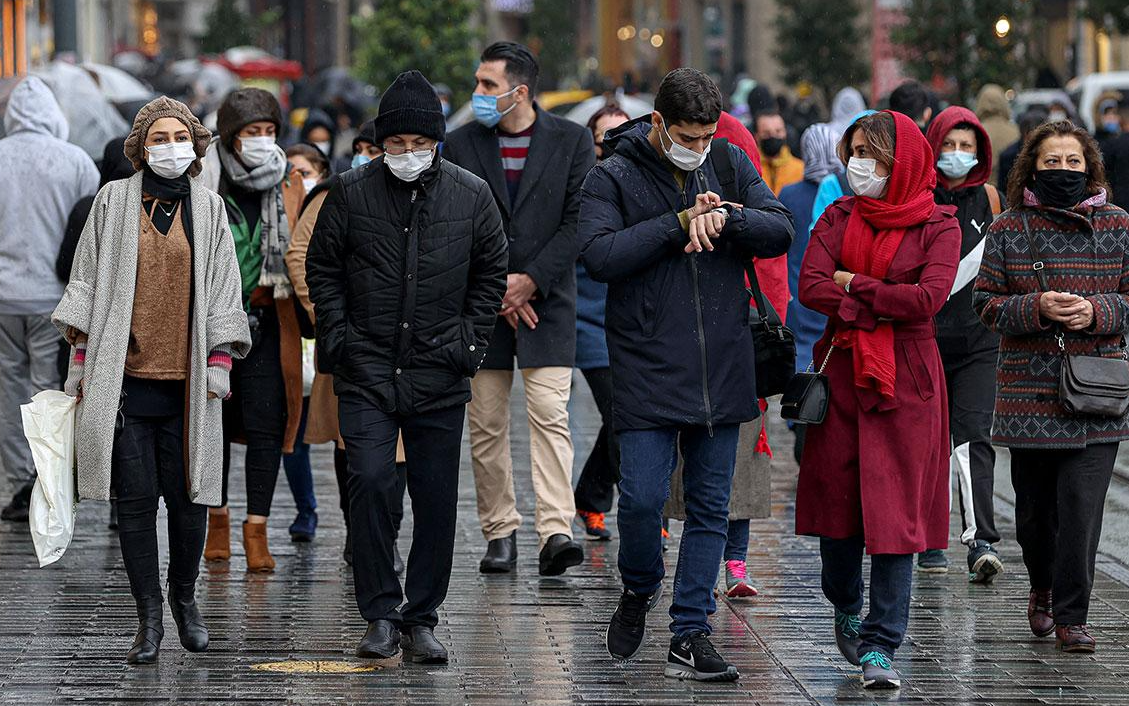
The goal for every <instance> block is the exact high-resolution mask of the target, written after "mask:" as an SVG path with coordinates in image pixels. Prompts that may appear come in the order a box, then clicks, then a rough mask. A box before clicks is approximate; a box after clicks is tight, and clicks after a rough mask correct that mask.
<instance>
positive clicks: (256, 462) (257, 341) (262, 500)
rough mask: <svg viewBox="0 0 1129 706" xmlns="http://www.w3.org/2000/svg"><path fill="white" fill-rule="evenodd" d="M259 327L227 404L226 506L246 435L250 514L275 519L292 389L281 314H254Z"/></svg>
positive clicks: (235, 368) (234, 373)
mask: <svg viewBox="0 0 1129 706" xmlns="http://www.w3.org/2000/svg"><path fill="white" fill-rule="evenodd" d="M252 314H253V315H254V317H255V318H256V319H257V321H258V326H257V328H256V329H254V330H253V331H252V336H251V338H252V340H253V342H254V343H253V345H252V346H251V352H250V353H249V354H248V355H247V357H246V358H244V359H243V360H236V361H233V363H232V367H231V399H229V400H227V401H226V402H224V403H223V422H224V424H223V430H224V444H223V504H224V505H227V486H228V477H229V475H230V471H231V443H232V439H233V438H234V437H235V435H236V434H237V433H238V432H239V431H242V433H243V438H244V440H245V442H246V445H247V456H246V461H245V464H244V465H245V473H246V483H247V514H248V515H263V516H264V517H265V516H268V515H270V507H271V501H272V500H273V499H274V487H275V484H277V483H278V467H279V464H280V463H281V462H282V440H283V436H284V435H285V434H286V388H285V384H284V382H283V379H282V361H281V360H280V358H279V347H280V336H279V327H278V314H277V313H276V312H275V310H274V308H273V307H267V308H264V309H254V310H252Z"/></svg>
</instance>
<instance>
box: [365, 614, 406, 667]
mask: <svg viewBox="0 0 1129 706" xmlns="http://www.w3.org/2000/svg"><path fill="white" fill-rule="evenodd" d="M399 653H400V629H399V628H398V627H396V626H395V625H394V624H393V623H392V621H391V620H374V621H372V622H371V623H369V624H368V630H366V631H365V636H364V637H363V638H361V644H359V645H357V656H358V657H364V658H366V659H388V658H389V657H395V656H396V655H398V654H399Z"/></svg>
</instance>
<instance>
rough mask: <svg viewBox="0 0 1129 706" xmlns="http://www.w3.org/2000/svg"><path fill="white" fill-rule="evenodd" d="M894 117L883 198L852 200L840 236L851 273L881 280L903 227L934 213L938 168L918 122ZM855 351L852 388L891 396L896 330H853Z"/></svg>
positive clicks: (888, 326)
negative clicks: (891, 157)
mask: <svg viewBox="0 0 1129 706" xmlns="http://www.w3.org/2000/svg"><path fill="white" fill-rule="evenodd" d="M884 112H885V113H886V114H887V115H891V116H893V118H894V132H895V139H894V165H893V168H892V169H891V170H890V180H889V181H888V182H887V188H886V195H885V196H884V197H882V198H881V199H872V198H869V197H867V196H856V197H855V199H854V201H855V205H854V209H853V210H852V211H851V215H850V218H849V219H848V220H847V229H846V232H845V233H844V234H843V254H842V259H843V266H844V267H845V268H846V269H847V270H848V271H850V272H854V273H855V274H862V275H867V276H869V277H874V278H875V279H879V280H881V279H885V277H886V272H887V270H889V269H890V263H891V262H892V261H893V259H894V255H895V254H897V252H898V248H899V247H901V245H902V238H904V237H905V234H906V229H907V228H910V227H912V226H915V225H918V224H920V223H924V222H925V221H926V219H928V218H929V216H930V215H932V213H933V209H934V203H933V188H934V187H936V186H937V170H936V167H934V165H933V161H934V160H933V150H932V149H931V148H930V147H929V143H928V142H927V141H926V140H925V136H924V135H922V134H921V129H920V128H918V127H917V124H916V123H914V122H913V121H912V120H910V119H909V118H908V117H906V116H905V115H902V114H901V113H895V112H892V111H889V110H887V111H884ZM845 338H846V345H847V346H848V347H850V348H852V349H853V351H854V367H855V385H857V386H858V387H862V388H866V389H873V390H877V391H878V393H879V394H881V395H882V396H883V397H885V398H887V399H890V398H893V397H894V381H895V379H896V377H897V375H896V372H897V371H896V367H895V363H894V326H893V324H892V323H890V322H889V321H883V322H880V323H879V324H878V325H877V326H876V327H875V328H874V330H873V331H861V330H858V329H853V330H851V332H850V333H849V334H848V335H847V336H846V337H845Z"/></svg>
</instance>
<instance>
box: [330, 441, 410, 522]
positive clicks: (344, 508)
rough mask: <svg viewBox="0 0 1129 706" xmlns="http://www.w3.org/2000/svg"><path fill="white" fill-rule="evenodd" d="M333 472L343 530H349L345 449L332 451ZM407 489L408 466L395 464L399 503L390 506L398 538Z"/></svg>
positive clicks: (347, 470)
mask: <svg viewBox="0 0 1129 706" xmlns="http://www.w3.org/2000/svg"><path fill="white" fill-rule="evenodd" d="M333 472H334V474H335V475H336V476H337V492H338V494H339V496H340V497H339V501H338V504H339V506H340V507H341V514H342V515H343V516H344V517H345V529H346V530H348V529H349V457H348V456H347V455H346V454H345V449H337V448H335V449H333ZM407 489H408V464H406V463H397V464H396V497H397V498H399V502H397V503H395V504H394V505H393V506H392V524H394V525H395V526H396V536H397V537H399V536H400V525H401V524H403V522H404V493H405V492H406V491H407Z"/></svg>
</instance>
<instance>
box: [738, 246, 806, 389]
mask: <svg viewBox="0 0 1129 706" xmlns="http://www.w3.org/2000/svg"><path fill="white" fill-rule="evenodd" d="M745 273H746V274H747V275H748V277H749V289H748V292H749V294H750V296H752V298H753V301H754V302H755V303H756V306H752V305H750V311H749V331H750V333H751V334H752V336H753V353H754V355H755V357H756V371H757V372H756V374H757V397H759V398H761V399H764V398H766V397H772V396H773V395H779V394H781V393H783V392H784V390H785V388H787V387H788V383H789V381H790V379H791V378H792V375H793V374H794V373H795V370H796V336H795V334H793V333H792V330H791V329H789V328H788V327H787V326H785V325H784V322H782V321H781V320H780V316H779V315H778V314H777V313H776V310H775V309H773V308H772V304H770V303H769V302H768V300H767V299H765V296H764V292H762V291H761V288H760V283H759V282H757V271H756V269H754V267H753V264H752V263H751V262H747V263H745Z"/></svg>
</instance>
